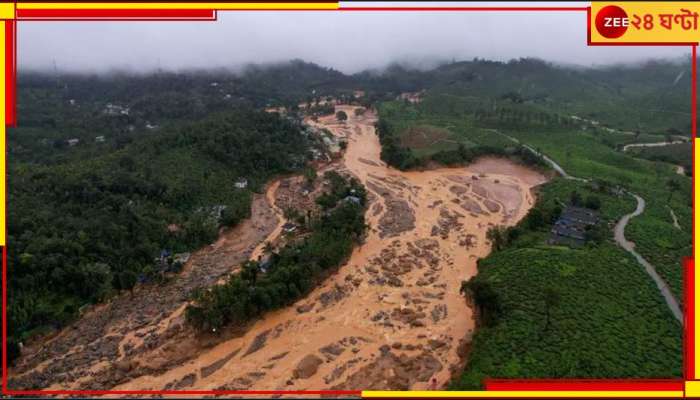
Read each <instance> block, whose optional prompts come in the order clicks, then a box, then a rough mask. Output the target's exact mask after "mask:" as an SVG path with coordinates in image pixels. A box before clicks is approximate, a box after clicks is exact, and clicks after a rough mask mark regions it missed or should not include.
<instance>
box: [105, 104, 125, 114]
mask: <svg viewBox="0 0 700 400" xmlns="http://www.w3.org/2000/svg"><path fill="white" fill-rule="evenodd" d="M103 112H104V113H105V114H106V115H129V107H124V106H120V105H117V104H112V103H107V105H105V108H104V110H103Z"/></svg>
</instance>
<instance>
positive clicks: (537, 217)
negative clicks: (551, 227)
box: [525, 207, 545, 230]
mask: <svg viewBox="0 0 700 400" xmlns="http://www.w3.org/2000/svg"><path fill="white" fill-rule="evenodd" d="M525 221H526V224H527V227H528V229H531V230H535V229H537V228H539V227H541V226H544V224H545V218H544V213H543V212H542V210H540V209H539V207H533V208H532V209H531V210H530V212H528V213H527V217H526V219H525Z"/></svg>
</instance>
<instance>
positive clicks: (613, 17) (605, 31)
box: [595, 6, 630, 39]
mask: <svg viewBox="0 0 700 400" xmlns="http://www.w3.org/2000/svg"><path fill="white" fill-rule="evenodd" d="M629 24H630V20H629V18H628V17H627V13H626V12H625V10H623V9H622V8H620V7H618V6H605V7H603V8H602V9H601V10H600V11H598V15H596V17H595V27H596V29H598V32H599V33H600V34H601V35H603V36H604V37H606V38H608V39H615V38H619V37H620V36H622V35H624V33H625V32H627V27H628V26H629Z"/></svg>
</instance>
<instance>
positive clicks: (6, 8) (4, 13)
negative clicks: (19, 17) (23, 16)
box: [0, 3, 15, 19]
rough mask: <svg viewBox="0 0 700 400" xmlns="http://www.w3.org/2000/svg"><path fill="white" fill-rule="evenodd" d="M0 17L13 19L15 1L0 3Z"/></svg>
mask: <svg viewBox="0 0 700 400" xmlns="http://www.w3.org/2000/svg"><path fill="white" fill-rule="evenodd" d="M0 19H15V3H0Z"/></svg>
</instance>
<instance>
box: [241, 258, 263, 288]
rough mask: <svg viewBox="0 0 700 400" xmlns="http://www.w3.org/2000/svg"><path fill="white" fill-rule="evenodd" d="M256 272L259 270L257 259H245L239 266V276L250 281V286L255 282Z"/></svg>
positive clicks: (256, 279)
mask: <svg viewBox="0 0 700 400" xmlns="http://www.w3.org/2000/svg"><path fill="white" fill-rule="evenodd" d="M258 272H260V264H259V263H258V262H257V261H246V262H245V263H243V265H242V266H241V278H242V279H243V280H245V281H248V282H250V285H251V286H255V284H256V283H257V281H258Z"/></svg>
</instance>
